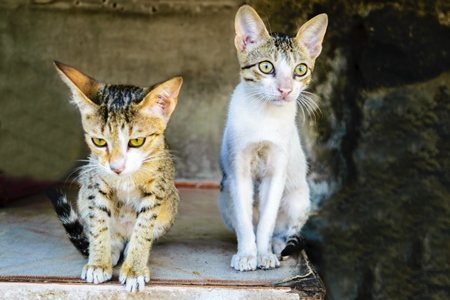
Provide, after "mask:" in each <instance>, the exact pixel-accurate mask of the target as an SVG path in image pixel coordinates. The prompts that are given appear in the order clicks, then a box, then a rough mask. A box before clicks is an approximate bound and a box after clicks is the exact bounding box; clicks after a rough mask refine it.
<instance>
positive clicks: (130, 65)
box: [0, 0, 450, 299]
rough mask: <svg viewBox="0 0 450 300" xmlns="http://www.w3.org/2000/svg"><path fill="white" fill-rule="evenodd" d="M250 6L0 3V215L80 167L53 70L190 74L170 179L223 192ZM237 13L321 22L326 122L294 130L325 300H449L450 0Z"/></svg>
mask: <svg viewBox="0 0 450 300" xmlns="http://www.w3.org/2000/svg"><path fill="white" fill-rule="evenodd" d="M243 3H244V2H243V1H237V0H228V1H213V0H210V1H206V0H178V1H175V0H174V1H171V0H167V1H150V0H133V1H125V0H116V1H113V0H86V1H83V0H80V1H74V0H72V1H69V0H2V1H0V203H2V204H3V205H8V203H11V202H12V201H14V200H15V199H17V198H20V197H23V196H24V195H28V194H31V193H36V192H40V191H41V190H42V188H43V187H45V186H46V185H48V184H51V183H54V182H65V181H68V182H71V177H70V174H71V173H72V171H73V169H74V168H76V167H77V166H79V165H80V164H82V163H81V162H79V160H80V159H85V158H86V156H87V155H88V150H87V146H85V144H84V140H83V132H82V129H81V123H80V117H79V112H78V109H77V108H76V107H75V106H73V105H71V104H70V103H69V102H68V99H69V90H68V88H67V87H66V86H65V85H64V83H63V82H62V81H61V80H60V79H59V77H58V75H57V73H56V71H55V69H54V67H53V63H52V62H53V61H54V60H58V61H61V62H63V63H65V64H68V65H71V66H73V67H75V68H77V69H78V70H80V71H82V72H84V73H86V74H88V75H90V76H91V77H94V78H96V79H97V80H99V81H102V82H107V83H130V84H136V85H141V86H148V85H153V84H154V83H156V82H159V81H163V80H165V79H168V78H170V77H173V76H177V75H181V76H183V78H184V84H183V88H182V91H181V94H180V97H179V102H178V106H177V108H176V109H175V112H174V114H173V115H172V119H171V121H170V124H169V128H168V130H167V132H166V137H167V141H168V143H169V145H170V147H171V149H172V150H173V153H174V155H175V163H176V167H177V180H178V181H192V182H206V183H219V182H220V176H221V175H220V169H219V163H218V157H219V152H220V143H221V137H222V131H223V128H224V123H225V118H226V114H227V105H228V100H229V97H230V95H231V93H232V91H233V89H234V87H235V86H236V84H237V83H238V82H239V73H238V72H239V70H238V64H237V60H236V54H235V49H234V44H233V38H234V16H235V13H236V11H237V9H238V7H239V6H240V5H242V4H243ZM245 3H248V4H251V5H252V6H253V7H254V8H255V9H256V10H257V11H258V13H259V14H260V16H261V17H262V19H263V20H264V21H265V23H266V24H267V26H268V28H269V29H270V31H272V32H284V33H288V34H292V35H295V34H296V32H297V29H298V28H299V27H300V26H301V25H302V24H303V23H304V22H306V21H307V20H308V19H310V18H311V17H313V16H315V15H317V14H319V13H327V14H328V16H329V27H328V31H327V34H326V36H325V40H324V44H323V46H324V49H323V51H322V54H321V55H320V56H319V58H318V59H317V62H316V67H315V70H314V74H313V80H314V82H313V84H312V85H311V86H310V88H309V89H308V91H309V92H312V93H314V94H315V96H313V98H314V100H315V101H316V103H317V104H318V105H319V107H320V111H316V113H315V114H313V115H311V116H307V117H306V118H304V117H303V116H302V115H299V117H298V126H299V127H300V129H301V131H302V138H303V146H304V149H305V151H306V152H307V154H308V157H309V163H310V172H309V183H310V186H311V190H312V192H311V193H312V195H311V197H312V200H313V202H314V207H315V211H316V213H315V215H314V216H313V217H311V219H310V221H309V222H308V224H307V225H306V227H305V228H304V233H305V235H306V236H307V239H308V249H307V252H308V254H309V256H310V258H311V260H312V261H313V262H314V264H315V265H316V267H317V269H318V271H319V273H320V275H321V276H322V279H323V281H324V283H325V286H326V288H327V299H450V1H448V0H386V1H379V0H354V1H350V0H347V1H344V0H335V1H326V0H309V1H288V0H286V1H269V0H255V1H246V2H245ZM211 201H216V199H211ZM0 209H1V207H0Z"/></svg>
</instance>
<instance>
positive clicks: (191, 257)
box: [0, 188, 323, 299]
mask: <svg viewBox="0 0 450 300" xmlns="http://www.w3.org/2000/svg"><path fill="white" fill-rule="evenodd" d="M68 192H69V194H70V195H71V196H75V194H76V188H71V189H70V190H68ZM180 193H181V198H182V200H181V203H180V212H179V215H178V217H177V220H176V223H175V225H174V227H173V228H172V229H171V230H170V231H169V233H168V234H167V235H166V236H165V237H163V238H162V239H160V240H159V241H158V242H157V243H156V244H155V245H154V247H153V250H152V252H151V258H150V263H149V265H150V271H151V277H152V278H151V283H150V285H149V288H148V292H149V293H157V294H158V293H162V294H161V295H162V296H161V297H169V298H172V297H174V298H180V296H181V297H183V296H182V295H185V296H186V297H187V295H188V294H189V293H194V294H195V295H196V296H195V297H199V299H203V298H205V299H206V298H208V297H209V296H212V295H216V293H217V295H221V294H222V293H223V295H231V294H230V293H237V294H236V295H241V296H242V297H244V295H247V296H245V297H247V298H248V297H250V298H251V297H256V298H258V297H261V295H266V296H268V295H272V296H271V298H273V297H275V298H279V297H281V298H279V299H291V297H293V296H295V298H293V299H298V297H299V296H298V295H299V294H298V293H295V294H293V293H289V292H290V291H291V289H292V288H293V287H292V286H293V284H294V283H296V284H297V289H299V288H300V289H302V287H307V289H308V288H309V289H310V290H311V288H312V289H313V290H314V289H316V290H318V291H319V292H320V289H321V288H322V289H323V286H322V287H321V281H320V279H318V277H317V274H316V273H315V271H314V270H313V269H311V268H310V265H309V264H307V259H306V257H305V256H304V255H302V254H300V255H299V256H298V257H297V258H291V259H289V260H287V261H284V262H282V264H281V267H280V268H278V269H275V270H270V271H262V270H258V271H254V272H244V273H241V272H238V271H234V270H233V269H232V268H231V267H230V264H229V263H230V259H231V256H232V255H233V254H234V252H235V251H236V239H235V237H234V235H233V233H231V232H229V231H227V229H226V228H225V227H224V225H223V223H222V220H221V218H220V215H219V212H218V209H217V203H216V201H217V196H218V190H216V189H180ZM0 249H2V251H1V253H0V295H1V293H2V292H1V291H2V290H10V292H9V293H10V294H8V299H20V298H21V297H24V296H25V297H26V295H28V294H27V293H29V295H35V294H36V293H37V291H41V292H42V293H43V294H42V295H43V296H45V295H47V294H48V293H50V294H55V295H59V296H60V297H64V298H67V297H66V296H65V295H66V294H70V293H71V291H72V290H73V291H78V292H79V293H85V292H86V293H91V294H89V295H90V296H95V295H96V294H95V293H102V294H104V295H105V296H106V295H108V293H113V294H114V293H117V292H120V291H122V290H123V289H122V288H121V287H120V284H119V283H118V280H117V275H118V272H119V270H120V266H118V267H116V268H115V269H114V277H113V280H112V281H111V282H110V283H107V284H104V285H97V286H95V288H94V289H93V288H92V287H93V285H90V284H87V283H84V282H83V281H82V280H81V279H80V278H79V276H80V273H81V269H82V268H83V266H84V264H85V263H86V259H85V258H83V257H82V256H81V254H79V253H78V252H77V250H76V249H75V248H74V247H73V246H72V244H71V243H70V242H69V240H68V238H67V237H66V235H65V232H64V230H63V227H62V225H61V224H60V221H59V220H58V218H57V216H56V214H55V213H54V212H53V210H52V208H51V204H50V202H49V201H48V200H47V199H46V198H45V196H43V195H36V196H32V197H29V198H27V199H24V200H21V201H18V202H15V203H13V204H11V205H9V206H7V207H3V208H0ZM308 274H309V275H308ZM305 275H306V276H305ZM292 278H296V279H297V280H294V281H292V280H291V279H292ZM2 281H3V282H2ZM286 281H287V282H288V283H286ZM11 282H13V283H14V284H13V283H11ZM28 282H34V284H29V283H28ZM46 282H47V283H48V282H50V283H52V284H43V283H46ZM281 282H284V283H282V284H281V285H284V287H277V288H275V287H274V286H275V285H277V284H278V285H279V284H280V283H281ZM12 284H13V285H14V286H15V287H19V288H18V289H17V288H16V289H11V287H12ZM196 288H197V289H196ZM244 290H245V292H244ZM21 293H22V294H21ZM23 293H25V294H23ZM92 293H94V294H95V295H94V294H92ZM186 293H188V294H186ZM113 294H111V295H113ZM319 294H320V293H319ZM82 295H84V296H89V295H88V294H82ZM158 295H159V294H158ZM164 295H165V296H164ZM208 295H209V296H208ZM305 295H306V294H305ZM4 296H6V294H4ZM14 297H16V298H14ZM217 297H219V296H217ZM217 297H216V296H214V298H217ZM0 298H1V297H0ZM57 298H59V297H57ZM219 298H220V297H219ZM44 299H45V297H44Z"/></svg>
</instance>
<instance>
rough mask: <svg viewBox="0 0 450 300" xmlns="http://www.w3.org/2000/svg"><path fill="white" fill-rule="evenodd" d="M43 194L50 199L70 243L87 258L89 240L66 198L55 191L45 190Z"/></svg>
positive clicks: (58, 191)
mask: <svg viewBox="0 0 450 300" xmlns="http://www.w3.org/2000/svg"><path fill="white" fill-rule="evenodd" d="M45 194H46V195H47V197H48V198H49V199H50V201H51V202H52V204H53V207H54V208H55V212H56V214H57V215H58V217H59V219H60V220H61V222H62V224H63V226H64V228H65V229H66V232H67V235H68V236H69V239H70V241H71V242H72V244H74V246H75V247H76V248H77V249H78V251H80V252H81V254H83V256H85V257H88V256H89V240H88V239H87V237H86V234H85V233H84V228H83V225H82V224H81V222H80V219H79V217H78V214H77V213H76V211H75V210H74V209H73V208H72V205H70V203H69V202H68V201H67V198H66V196H65V195H64V194H63V193H62V192H61V191H60V190H56V189H47V190H46V191H45Z"/></svg>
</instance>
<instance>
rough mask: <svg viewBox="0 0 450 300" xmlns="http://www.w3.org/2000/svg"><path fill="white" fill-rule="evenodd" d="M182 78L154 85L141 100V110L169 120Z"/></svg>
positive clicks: (175, 103)
mask: <svg viewBox="0 0 450 300" xmlns="http://www.w3.org/2000/svg"><path fill="white" fill-rule="evenodd" d="M182 83H183V78H181V77H175V78H172V79H169V80H167V81H164V82H162V83H160V84H158V85H156V86H155V87H154V88H153V89H152V90H151V91H150V92H149V93H148V94H147V96H145V98H144V100H142V102H141V104H140V105H142V108H143V109H144V110H145V111H146V112H148V113H151V114H156V115H157V116H159V117H162V118H164V119H165V120H166V121H168V120H169V118H170V115H171V114H172V112H173V110H174V109H175V106H176V105H177V102H178V94H179V93H180V88H181V84H182Z"/></svg>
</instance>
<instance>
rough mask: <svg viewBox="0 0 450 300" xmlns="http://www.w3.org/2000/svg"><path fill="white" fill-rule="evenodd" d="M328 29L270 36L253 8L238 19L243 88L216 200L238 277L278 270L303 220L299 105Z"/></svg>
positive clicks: (320, 23)
mask: <svg viewBox="0 0 450 300" xmlns="http://www.w3.org/2000/svg"><path fill="white" fill-rule="evenodd" d="M327 24H328V17H327V15H326V14H321V15H318V16H316V17H314V18H313V19H311V20H309V21H308V22H307V23H305V24H304V25H303V26H302V27H301V28H300V29H299V31H298V33H297V35H296V36H295V37H289V36H286V35H282V34H272V35H270V34H269V33H268V31H267V29H266V27H265V26H264V23H263V22H262V20H261V18H260V17H259V16H258V14H257V13H256V11H255V10H254V9H253V8H251V7H250V6H248V5H244V6H242V7H241V8H240V9H239V10H238V12H237V14H236V20H235V30H236V36H235V46H236V49H237V56H238V60H239V64H240V67H241V82H240V83H239V85H238V86H237V87H236V89H235V91H234V93H233V95H232V97H231V102H230V104H229V111H228V119H227V123H226V127H225V132H224V136H223V141H222V149H221V156H220V161H221V167H222V172H223V179H222V183H221V193H220V197H219V208H220V211H221V214H222V217H223V219H224V222H225V224H226V225H227V227H229V228H230V229H232V230H234V231H235V232H236V235H237V240H238V251H237V254H235V255H234V256H233V258H232V259H231V266H232V267H233V268H234V269H236V270H240V271H249V270H255V269H256V268H261V269H271V268H276V267H278V266H279V265H280V262H279V259H278V257H280V255H281V253H282V250H283V249H284V251H283V256H284V255H289V254H290V253H289V252H292V249H288V248H287V247H286V240H287V239H289V238H290V237H292V238H293V237H295V235H296V234H297V233H299V231H300V229H301V228H302V226H303V225H304V223H305V222H306V221H307V219H308V216H309V210H310V199H309V188H308V184H307V182H306V172H307V163H306V158H305V154H304V152H303V150H302V148H301V144H300V138H299V135H298V131H297V126H296V114H297V101H299V102H300V104H301V100H300V99H301V97H302V95H301V94H302V91H303V90H304V89H305V88H306V87H307V85H308V83H309V82H310V80H311V73H312V71H313V68H314V62H315V59H316V58H317V56H318V55H319V54H320V52H321V50H322V40H323V37H324V35H325V31H326V28H327ZM306 108H308V107H306ZM298 241H299V242H301V239H298ZM285 247H286V248H285Z"/></svg>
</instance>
